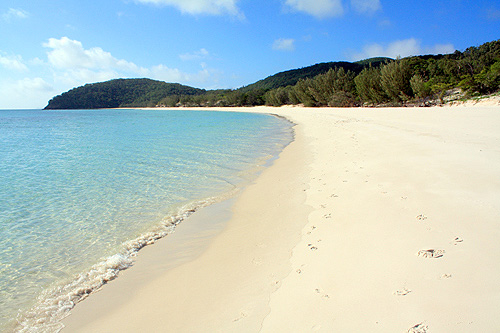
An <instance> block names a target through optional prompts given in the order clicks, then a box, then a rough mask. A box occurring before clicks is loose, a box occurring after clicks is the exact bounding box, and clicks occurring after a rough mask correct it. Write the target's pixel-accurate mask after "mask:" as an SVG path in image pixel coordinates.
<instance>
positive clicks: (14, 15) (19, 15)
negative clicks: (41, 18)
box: [1, 8, 29, 22]
mask: <svg viewBox="0 0 500 333" xmlns="http://www.w3.org/2000/svg"><path fill="white" fill-rule="evenodd" d="M1 17H2V20H4V21H6V22H10V21H12V20H14V19H25V18H28V17H29V13H28V12H27V11H25V10H23V9H19V8H9V10H7V12H5V13H3V14H2V16H1Z"/></svg>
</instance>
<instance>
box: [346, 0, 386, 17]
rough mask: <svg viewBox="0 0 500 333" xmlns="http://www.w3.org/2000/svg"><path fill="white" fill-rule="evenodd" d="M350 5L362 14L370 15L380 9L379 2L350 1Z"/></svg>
mask: <svg viewBox="0 0 500 333" xmlns="http://www.w3.org/2000/svg"><path fill="white" fill-rule="evenodd" d="M351 5H352V7H353V8H354V10H355V11H357V12H358V13H363V14H366V13H368V14H371V13H374V12H376V11H378V10H380V9H382V5H381V4H380V0H351Z"/></svg>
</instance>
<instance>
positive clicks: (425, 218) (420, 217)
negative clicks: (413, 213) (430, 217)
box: [417, 214, 427, 221]
mask: <svg viewBox="0 0 500 333" xmlns="http://www.w3.org/2000/svg"><path fill="white" fill-rule="evenodd" d="M417 220H419V221H423V220H427V216H425V215H424V214H420V215H417Z"/></svg>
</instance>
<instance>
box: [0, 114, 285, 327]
mask: <svg viewBox="0 0 500 333" xmlns="http://www.w3.org/2000/svg"><path fill="white" fill-rule="evenodd" d="M292 137H293V130H292V124H291V123H289V122H288V121H286V120H284V119H281V118H278V117H274V116H270V115H263V114H252V113H237V112H217V111H189V110H175V111H170V110H132V109H131V110H71V111H68V110H60V111H45V110H0V331H13V330H15V331H30V330H31V329H37V330H38V331H57V330H58V329H60V328H61V326H60V323H59V320H60V319H62V318H63V317H64V316H66V315H67V313H68V311H69V310H70V309H71V308H73V307H74V305H75V304H76V303H77V302H78V301H80V300H82V299H83V298H85V297H87V295H88V294H89V293H91V292H92V291H93V290H95V289H97V288H99V287H101V286H102V285H103V284H105V283H106V282H107V281H109V280H112V279H114V278H115V277H117V275H118V274H119V272H120V271H121V270H123V269H126V268H128V267H129V266H130V265H131V264H132V263H133V257H134V256H135V254H136V253H137V251H138V250H139V249H140V248H142V247H144V246H145V245H148V244H151V243H154V241H155V240H157V239H159V238H161V237H164V236H166V235H168V234H169V233H171V232H172V231H173V230H174V228H175V226H176V225H177V224H178V223H181V222H182V221H183V220H184V219H185V218H186V217H188V216H189V215H190V214H192V213H193V212H194V211H195V210H197V209H200V208H203V207H205V206H207V205H210V204H211V203H214V202H218V201H221V200H224V199H226V198H229V197H231V196H234V195H235V194H236V193H237V192H238V191H239V190H240V189H241V188H242V187H243V186H244V185H245V184H248V183H249V182H251V181H252V180H253V179H255V177H256V176H257V173H258V170H260V169H261V168H262V166H264V165H266V164H267V163H270V161H272V159H273V158H274V157H276V156H277V155H278V154H279V152H281V150H282V149H283V148H284V147H285V146H286V145H287V144H288V143H289V142H290V141H291V140H292ZM186 223H187V222H186Z"/></svg>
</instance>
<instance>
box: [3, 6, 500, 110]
mask: <svg viewBox="0 0 500 333" xmlns="http://www.w3.org/2000/svg"><path fill="white" fill-rule="evenodd" d="M499 32H500V3H499V2H498V1H497V0H495V1H486V0H476V1H472V0H471V1H466V0H448V1H439V0H434V1H429V0H419V1H406V2H405V1H392V0H100V1H81V0H65V1H58V0H51V1H44V0H38V1H33V0H2V4H1V5H0V109H5V108H42V107H44V106H45V105H46V104H47V101H48V100H49V99H50V98H51V97H53V96H55V95H57V94H60V93H62V92H64V91H67V90H69V89H71V88H73V87H77V86H80V85H83V84H86V83H93V82H100V81H105V80H109V79H114V78H138V77H148V78H152V79H157V80H163V81H167V82H179V83H182V84H186V85H190V86H194V87H197V88H205V89H215V88H238V87H241V86H244V85H248V84H251V83H253V82H255V81H257V80H259V79H262V78H265V77H267V76H269V75H273V74H275V73H277V72H280V71H284V70H289V69H294V68H300V67H305V66H309V65H313V64H315V63H319V62H327V61H355V60H360V59H364V58H369V57H375V56H388V57H396V56H398V55H400V56H403V57H404V56H408V55H418V54H429V53H450V52H453V51H454V50H456V49H458V50H461V51H463V50H464V49H465V48H467V47H469V46H478V45H480V44H482V43H485V42H488V41H493V40H496V39H499V38H500V34H499Z"/></svg>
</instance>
